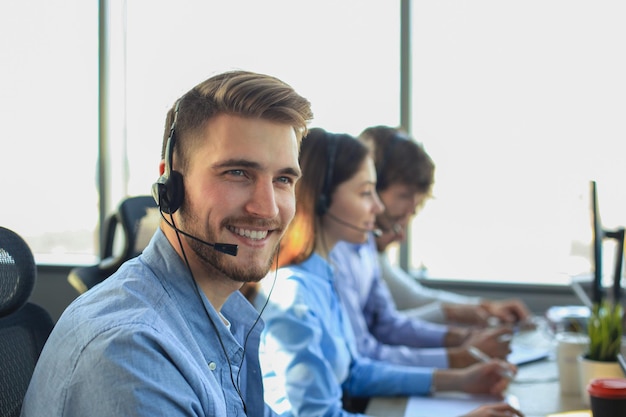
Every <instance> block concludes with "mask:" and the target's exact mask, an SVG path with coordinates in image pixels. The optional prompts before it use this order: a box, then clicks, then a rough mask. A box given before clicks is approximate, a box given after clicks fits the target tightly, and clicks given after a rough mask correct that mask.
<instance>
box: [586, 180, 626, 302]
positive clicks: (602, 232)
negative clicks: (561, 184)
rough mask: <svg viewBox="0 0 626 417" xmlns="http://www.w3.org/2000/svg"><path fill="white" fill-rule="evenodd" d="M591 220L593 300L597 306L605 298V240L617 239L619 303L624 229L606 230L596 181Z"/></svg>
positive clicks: (615, 284) (615, 292)
mask: <svg viewBox="0 0 626 417" xmlns="http://www.w3.org/2000/svg"><path fill="white" fill-rule="evenodd" d="M591 218H592V228H593V267H594V275H593V288H592V299H593V302H594V303H595V304H599V303H600V302H602V300H603V299H604V297H605V293H604V286H603V284H602V276H603V274H602V256H603V255H602V248H603V243H604V239H606V238H609V239H615V240H616V245H615V246H616V249H615V269H614V271H613V300H614V302H615V303H619V301H620V298H621V294H622V288H621V281H622V265H623V259H624V228H623V227H622V228H618V229H616V230H606V229H604V227H603V226H602V221H601V220H600V209H599V207H598V189H597V184H596V182H595V181H591Z"/></svg>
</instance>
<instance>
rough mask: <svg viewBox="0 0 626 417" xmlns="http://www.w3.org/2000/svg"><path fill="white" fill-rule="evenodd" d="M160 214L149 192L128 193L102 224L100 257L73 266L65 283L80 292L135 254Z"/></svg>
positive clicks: (112, 271) (150, 232) (154, 227)
mask: <svg viewBox="0 0 626 417" xmlns="http://www.w3.org/2000/svg"><path fill="white" fill-rule="evenodd" d="M160 219H161V216H160V214H159V209H158V207H157V205H156V202H155V201H154V198H153V197H152V196H148V195H141V196H134V197H128V198H126V199H124V200H123V201H122V202H121V203H120V204H119V206H118V208H117V212H115V213H113V214H112V215H110V216H109V217H108V218H107V220H106V222H105V224H104V225H103V230H104V234H103V236H104V237H103V240H102V243H101V250H100V257H101V260H100V262H99V263H98V264H97V265H90V266H82V267H76V268H73V269H72V270H71V271H70V274H69V276H68V278H67V279H68V281H69V283H70V284H71V285H72V286H73V287H74V288H75V289H76V290H77V291H78V292H79V293H83V292H85V291H87V290H88V289H90V288H92V287H93V286H94V285H96V284H98V283H100V282H102V281H104V280H105V279H106V278H108V277H109V276H110V275H112V274H113V273H114V272H115V271H117V269H118V268H119V267H120V266H121V265H122V264H123V263H124V262H126V261H127V260H129V259H131V258H134V257H135V256H137V255H139V254H140V253H141V252H142V251H143V250H144V248H145V247H146V246H147V245H148V242H150V238H152V235H153V234H154V232H155V230H156V229H157V228H158V227H159V222H160Z"/></svg>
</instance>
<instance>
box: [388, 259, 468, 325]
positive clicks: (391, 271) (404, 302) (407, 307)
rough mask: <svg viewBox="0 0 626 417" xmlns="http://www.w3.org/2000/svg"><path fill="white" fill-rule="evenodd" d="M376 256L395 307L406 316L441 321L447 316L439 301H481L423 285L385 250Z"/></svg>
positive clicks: (462, 302) (454, 302) (464, 302)
mask: <svg viewBox="0 0 626 417" xmlns="http://www.w3.org/2000/svg"><path fill="white" fill-rule="evenodd" d="M378 259H379V261H380V262H379V264H380V268H381V275H382V278H383V280H384V281H385V284H386V285H387V287H388V289H389V292H390V294H391V296H392V298H393V299H394V301H395V303H396V306H397V308H398V310H400V311H401V312H402V313H403V314H405V315H406V316H408V317H411V318H420V319H423V320H427V321H430V322H435V323H444V322H445V321H446V318H445V314H444V311H443V307H442V304H473V305H477V304H479V303H480V298H478V297H468V296H464V295H461V294H456V293H453V292H450V291H443V290H436V289H433V288H428V287H425V286H423V285H422V284H420V283H419V282H418V281H417V280H416V279H415V278H414V277H412V276H411V275H410V274H408V273H407V272H406V271H404V270H403V269H402V268H398V267H394V266H392V265H391V263H390V262H389V259H388V258H387V256H386V255H385V254H384V253H379V254H378Z"/></svg>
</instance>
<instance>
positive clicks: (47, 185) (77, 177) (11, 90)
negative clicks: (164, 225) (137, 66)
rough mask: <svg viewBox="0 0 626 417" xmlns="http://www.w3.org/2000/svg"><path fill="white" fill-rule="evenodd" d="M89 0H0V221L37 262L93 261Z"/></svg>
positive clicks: (94, 133) (93, 64)
mask: <svg viewBox="0 0 626 417" xmlns="http://www.w3.org/2000/svg"><path fill="white" fill-rule="evenodd" d="M97 23H98V17H97V3H96V2H86V1H82V0H66V1H63V2H49V1H47V0H31V1H26V2H3V3H2V4H1V5H0V31H1V32H2V36H0V38H1V39H2V41H0V42H1V44H0V45H1V46H0V57H1V58H0V60H1V61H2V77H0V91H2V100H0V114H2V151H1V152H0V167H1V168H0V169H1V170H2V177H3V181H2V204H1V205H0V217H1V218H2V221H1V223H0V224H2V226H4V227H8V228H10V229H12V230H14V231H15V232H17V233H18V234H20V235H21V236H22V237H24V239H25V240H26V241H27V242H28V243H29V245H30V246H31V249H32V250H33V251H34V252H35V253H36V260H37V261H38V262H65V263H70V262H77V261H78V262H80V261H83V262H88V261H94V259H95V258H94V252H95V251H94V247H95V245H96V241H97V235H96V231H97V223H98V193H97V166H96V159H97V150H98V112H97V108H98V25H97Z"/></svg>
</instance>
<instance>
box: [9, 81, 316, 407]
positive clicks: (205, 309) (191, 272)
mask: <svg viewBox="0 0 626 417" xmlns="http://www.w3.org/2000/svg"><path fill="white" fill-rule="evenodd" d="M311 118H312V113H311V109H310V104H309V102H308V101H307V100H306V99H305V98H303V97H301V96H300V95H298V94H297V93H296V92H295V91H294V90H293V89H292V88H291V87H290V86H288V85H287V84H285V83H283V82H282V81H280V80H278V79H276V78H274V77H271V76H267V75H262V74H255V73H251V72H246V71H233V72H226V73H223V74H218V75H215V76H213V77H211V78H209V79H208V80H206V81H204V82H202V83H200V84H198V85H197V86H195V87H194V88H192V89H191V90H190V91H189V92H187V93H186V94H184V95H183V96H182V97H181V98H180V99H179V100H177V101H176V103H175V105H174V106H173V107H172V109H170V110H169V112H168V115H167V119H166V124H165V134H164V138H163V146H162V158H163V159H162V161H161V163H160V167H159V169H160V173H161V177H160V178H159V179H158V181H157V183H155V185H154V190H153V191H154V195H155V199H156V201H157V204H158V205H159V208H160V211H161V216H162V221H161V224H160V228H159V229H158V230H157V231H156V232H155V234H154V236H153V237H152V240H151V241H150V243H149V245H148V247H147V248H146V249H145V250H144V251H143V253H142V254H141V255H140V256H138V257H137V258H134V259H132V260H129V261H127V262H126V263H125V264H124V265H122V267H121V268H120V269H119V270H118V271H117V272H116V273H115V274H113V275H112V276H111V277H109V278H107V279H106V280H105V281H103V282H102V283H101V284H99V285H97V286H96V287H94V288H92V289H90V290H89V291H87V292H86V293H84V294H83V295H81V296H80V297H78V298H77V299H76V300H75V301H74V302H73V303H72V304H71V305H70V306H69V307H68V308H67V309H66V310H65V312H64V313H63V315H62V316H61V318H60V319H59V320H58V322H57V323H56V326H55V328H54V330H53V331H52V334H51V335H50V338H49V339H48V341H47V343H46V345H45V347H44V349H43V352H42V354H41V357H40V359H39V361H38V363H37V365H36V369H35V372H34V375H33V377H32V380H31V382H30V386H29V388H28V392H27V394H26V398H25V400H24V406H23V409H22V416H24V417H29V416H33V417H34V416H37V417H39V416H66V417H69V416H107V417H110V416H150V417H152V416H157V415H162V416H168V417H172V416H191V415H193V416H224V417H226V416H229V417H230V416H244V415H247V416H258V417H260V416H263V415H265V416H268V415H272V412H271V410H270V409H269V408H268V407H266V406H265V405H264V402H263V387H262V379H261V373H260V366H259V361H258V341H259V337H260V332H261V328H262V327H263V326H262V323H261V322H260V315H259V313H258V312H257V311H256V310H255V309H254V308H253V307H252V306H250V304H249V303H248V302H247V300H245V298H244V297H243V296H242V295H241V294H240V293H239V291H238V289H239V288H240V287H241V285H242V284H243V283H244V282H249V281H258V280H260V279H261V278H262V277H264V276H265V275H266V274H267V272H268V270H269V268H270V265H271V263H272V259H273V258H274V256H275V254H276V249H277V248H278V244H279V241H280V238H281V237H282V235H283V233H284V231H285V230H286V228H287V225H288V224H289V222H290V221H291V219H292V218H293V215H294V210H295V198H294V197H295V196H294V193H295V183H296V181H297V180H298V179H299V177H300V168H299V164H298V152H299V146H300V141H301V138H302V136H303V135H304V134H305V133H306V130H307V124H308V122H309V121H310V119H311Z"/></svg>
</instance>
